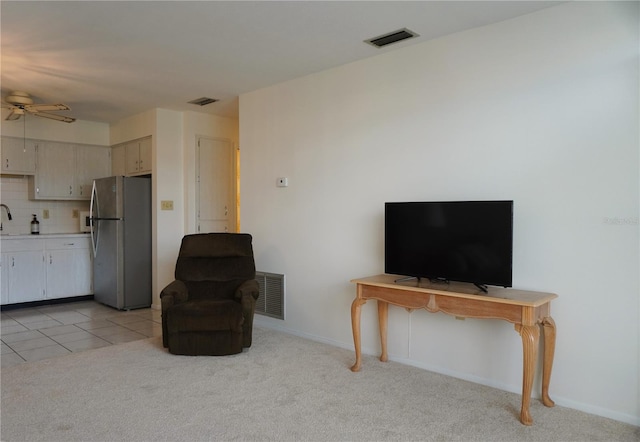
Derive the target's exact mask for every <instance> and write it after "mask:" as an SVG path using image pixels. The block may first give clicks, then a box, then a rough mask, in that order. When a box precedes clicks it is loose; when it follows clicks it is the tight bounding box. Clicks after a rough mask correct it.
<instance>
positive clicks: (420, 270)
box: [385, 201, 513, 288]
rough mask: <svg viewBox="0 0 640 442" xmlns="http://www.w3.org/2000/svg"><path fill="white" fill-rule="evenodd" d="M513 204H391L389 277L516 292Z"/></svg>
mask: <svg viewBox="0 0 640 442" xmlns="http://www.w3.org/2000/svg"><path fill="white" fill-rule="evenodd" d="M512 252H513V201H446V202H388V203H386V204H385V273H389V274H396V275H401V276H409V277H417V278H429V279H430V280H440V281H461V282H469V283H473V284H476V285H478V286H479V287H482V288H484V286H486V285H495V286H502V287H511V283H512V281H511V264H512Z"/></svg>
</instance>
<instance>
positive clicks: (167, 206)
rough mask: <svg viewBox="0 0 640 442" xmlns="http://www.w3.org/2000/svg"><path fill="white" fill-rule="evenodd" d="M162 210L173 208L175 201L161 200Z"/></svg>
mask: <svg viewBox="0 0 640 442" xmlns="http://www.w3.org/2000/svg"><path fill="white" fill-rule="evenodd" d="M160 209H161V210H173V201H160Z"/></svg>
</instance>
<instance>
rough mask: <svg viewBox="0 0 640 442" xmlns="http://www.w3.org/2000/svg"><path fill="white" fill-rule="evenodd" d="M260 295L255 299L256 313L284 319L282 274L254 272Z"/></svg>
mask: <svg viewBox="0 0 640 442" xmlns="http://www.w3.org/2000/svg"><path fill="white" fill-rule="evenodd" d="M256 279H257V280H258V285H259V286H260V296H259V297H258V300H257V301H256V313H259V314H261V315H265V316H271V317H272V318H278V319H284V275H279V274H277V273H267V272H256Z"/></svg>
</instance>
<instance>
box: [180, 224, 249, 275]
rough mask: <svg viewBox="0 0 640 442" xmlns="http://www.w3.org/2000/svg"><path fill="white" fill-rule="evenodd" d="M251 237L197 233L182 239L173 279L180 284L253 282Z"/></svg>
mask: <svg viewBox="0 0 640 442" xmlns="http://www.w3.org/2000/svg"><path fill="white" fill-rule="evenodd" d="M251 240H252V237H251V235H249V234H248V233H197V234H193V235H186V236H185V237H184V238H182V245H181V246H180V253H179V255H178V262H177V263H176V272H175V277H176V279H179V280H181V281H193V282H199V281H216V282H226V281H245V280H248V279H254V278H255V276H256V266H255V262H254V259H253V247H252V245H251Z"/></svg>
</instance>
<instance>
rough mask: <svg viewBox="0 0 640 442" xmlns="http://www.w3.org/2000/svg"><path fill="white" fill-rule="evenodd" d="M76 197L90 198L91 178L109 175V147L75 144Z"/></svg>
mask: <svg viewBox="0 0 640 442" xmlns="http://www.w3.org/2000/svg"><path fill="white" fill-rule="evenodd" d="M75 151H76V164H75V185H74V196H75V197H77V198H76V199H85V200H90V199H91V188H92V187H93V180H94V179H96V178H104V177H108V176H111V148H109V147H107V146H87V145H76V146H75Z"/></svg>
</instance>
